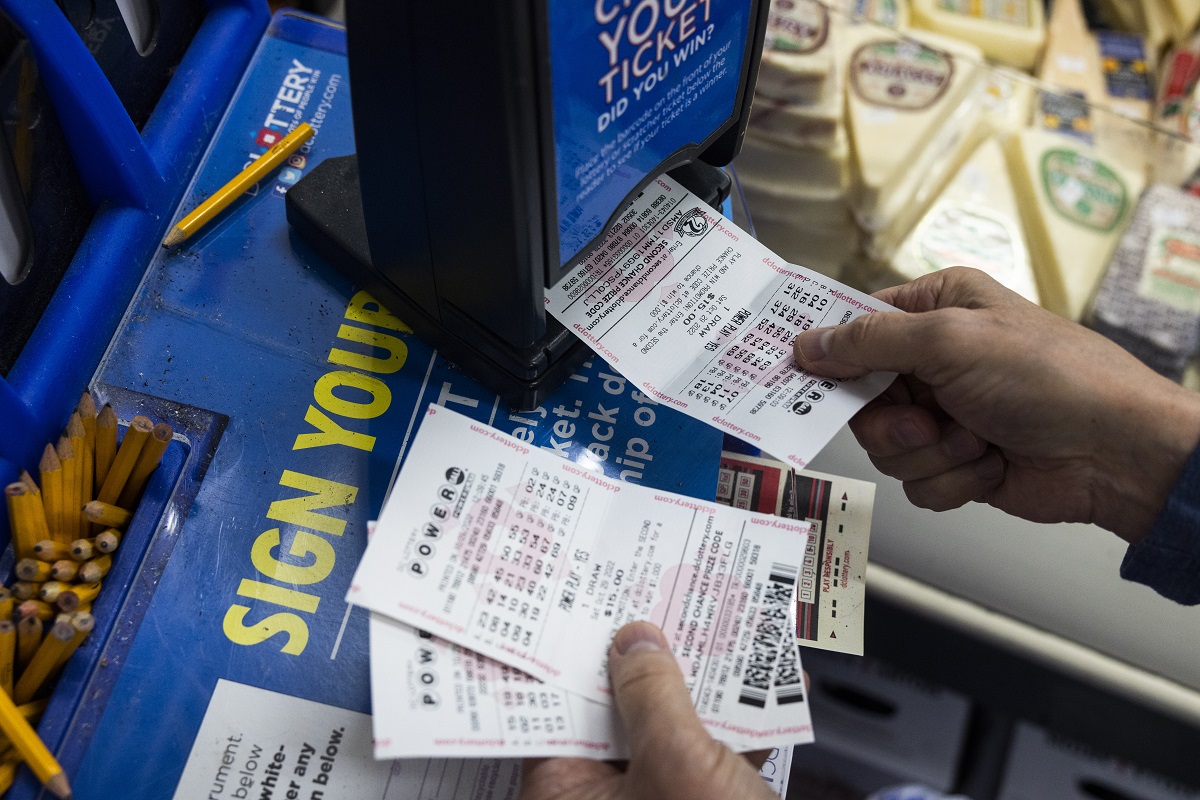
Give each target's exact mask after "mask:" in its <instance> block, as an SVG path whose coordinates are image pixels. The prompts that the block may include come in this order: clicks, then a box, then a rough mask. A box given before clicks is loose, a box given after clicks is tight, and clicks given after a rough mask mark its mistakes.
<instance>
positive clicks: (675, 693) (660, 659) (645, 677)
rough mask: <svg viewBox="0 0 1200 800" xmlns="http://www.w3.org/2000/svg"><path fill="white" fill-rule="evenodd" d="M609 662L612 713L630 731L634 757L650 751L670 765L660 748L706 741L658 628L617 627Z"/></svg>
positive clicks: (641, 624)
mask: <svg viewBox="0 0 1200 800" xmlns="http://www.w3.org/2000/svg"><path fill="white" fill-rule="evenodd" d="M608 658H609V660H608V672H609V676H610V678H611V679H612V685H613V693H614V696H615V698H616V701H617V709H618V710H619V711H620V713H621V719H622V720H623V721H624V723H625V729H626V731H628V733H629V744H630V753H631V755H632V757H633V758H634V759H636V758H638V756H639V755H649V754H650V751H655V755H654V756H653V757H655V758H660V759H663V760H666V761H670V760H671V759H670V758H668V757H667V755H666V753H664V752H663V751H662V748H664V747H683V748H685V749H686V748H689V747H691V746H692V744H693V742H695V741H697V740H711V737H709V735H708V732H707V731H705V730H704V726H703V725H701V724H700V719H699V718H698V717H697V716H696V710H695V708H694V707H693V705H692V698H691V695H689V694H688V690H687V687H686V686H685V685H684V683H683V675H682V674H681V673H680V671H679V666H678V665H677V664H676V663H675V657H674V656H673V655H672V654H671V651H670V649H669V648H668V646H667V640H666V639H665V638H664V637H663V635H662V632H661V631H660V630H659V629H658V628H657V627H655V626H654V625H652V624H650V623H649V622H634V623H631V624H629V625H626V626H625V627H623V628H621V629H620V630H619V631H617V635H616V636H615V637H614V638H613V645H612V648H611V649H610V650H609V656H608ZM677 755H682V754H677Z"/></svg>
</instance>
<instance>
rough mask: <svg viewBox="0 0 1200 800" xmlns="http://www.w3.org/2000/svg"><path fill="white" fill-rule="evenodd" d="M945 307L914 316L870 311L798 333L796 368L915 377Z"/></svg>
mask: <svg viewBox="0 0 1200 800" xmlns="http://www.w3.org/2000/svg"><path fill="white" fill-rule="evenodd" d="M947 311H950V309H946V310H941V311H936V312H927V313H920V314H906V313H904V312H902V311H876V312H875V313H873V314H864V315H862V316H861V317H858V318H857V319H855V320H854V321H853V322H849V323H847V324H845V325H838V326H835V327H832V328H813V329H812V330H808V331H804V332H803V333H801V334H800V335H799V336H797V337H796V340H795V341H794V342H793V343H792V353H793V355H794V356H795V358H796V366H798V367H800V368H801V369H803V370H806V371H808V372H811V373H813V374H814V375H823V376H826V377H830V378H854V377H858V376H860V375H866V374H867V373H868V372H899V373H904V374H914V373H917V374H918V377H921V376H920V375H919V372H920V368H921V365H922V363H924V362H925V361H926V359H928V357H929V355H930V352H931V350H933V348H935V347H938V346H939V345H940V340H941V338H942V337H940V336H937V335H935V332H934V328H935V327H936V326H937V325H938V324H939V322H940V319H939V315H944V314H946V313H947Z"/></svg>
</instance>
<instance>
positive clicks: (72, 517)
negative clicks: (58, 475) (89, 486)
mask: <svg viewBox="0 0 1200 800" xmlns="http://www.w3.org/2000/svg"><path fill="white" fill-rule="evenodd" d="M55 451H56V452H57V453H58V461H59V463H60V464H62V527H61V528H60V529H59V530H57V531H54V532H53V533H54V534H55V538H56V539H58V540H59V541H60V542H69V541H71V540H72V539H74V538H76V537H77V534H76V533H75V529H76V528H78V527H79V510H80V508H82V507H83V504H82V503H80V502H79V475H80V472H79V470H77V469H76V468H75V457H76V453H75V448H74V447H72V446H71V440H70V439H68V438H67V437H66V436H60V437H58V445H57V446H56V447H55ZM76 506H78V507H79V508H77V507H76Z"/></svg>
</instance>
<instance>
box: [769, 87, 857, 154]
mask: <svg viewBox="0 0 1200 800" xmlns="http://www.w3.org/2000/svg"><path fill="white" fill-rule="evenodd" d="M830 75H831V79H832V83H831V85H832V87H833V88H832V90H831V91H829V92H827V93H826V94H825V96H824V98H822V99H821V100H820V101H818V102H816V103H789V102H786V101H783V100H772V99H770V98H768V97H763V96H761V95H759V96H756V97H755V98H754V105H753V106H752V107H751V109H750V128H751V129H752V130H753V131H754V133H755V134H756V135H758V136H761V137H762V138H764V139H773V140H775V141H777V142H779V143H781V144H785V145H789V146H791V147H824V148H830V147H833V146H834V145H835V144H836V143H837V142H836V139H837V136H838V132H839V130H840V129H841V127H842V108H843V102H842V80H841V77H840V76H841V70H840V69H838V68H837V67H835V68H834V69H833V71H832V72H831V73H830Z"/></svg>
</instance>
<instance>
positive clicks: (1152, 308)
mask: <svg viewBox="0 0 1200 800" xmlns="http://www.w3.org/2000/svg"><path fill="white" fill-rule="evenodd" d="M1089 324H1090V325H1091V327H1093V328H1094V329H1096V330H1097V331H1099V332H1100V333H1103V334H1104V335H1105V336H1107V337H1109V338H1110V339H1112V340H1113V341H1115V342H1117V344H1120V345H1121V346H1122V347H1124V348H1125V349H1126V350H1128V351H1129V352H1131V353H1133V354H1134V355H1135V356H1137V357H1138V358H1140V359H1141V360H1142V361H1144V362H1145V363H1146V364H1148V365H1149V366H1150V367H1152V368H1154V369H1155V370H1156V371H1158V372H1160V373H1162V374H1163V375H1166V376H1167V377H1169V378H1171V379H1173V380H1179V379H1180V378H1181V377H1182V376H1183V371H1184V368H1185V367H1186V366H1187V362H1188V360H1189V359H1190V358H1191V357H1192V355H1193V354H1194V353H1195V352H1196V350H1197V348H1198V347H1200V198H1197V197H1193V196H1192V195H1190V194H1188V193H1187V192H1185V191H1183V190H1182V189H1179V188H1176V187H1174V186H1167V185H1165V184H1158V185H1155V186H1152V187H1150V188H1149V189H1147V190H1146V191H1145V193H1144V194H1143V195H1142V197H1141V200H1140V201H1139V202H1138V206H1137V210H1136V211H1135V212H1134V215H1133V220H1132V221H1131V222H1130V223H1129V229H1128V230H1127V231H1126V232H1125V235H1124V236H1122V237H1121V241H1120V244H1118V245H1117V248H1116V250H1115V251H1114V252H1113V255H1112V260H1111V261H1110V262H1109V264H1108V271H1107V272H1106V273H1105V275H1104V279H1103V280H1102V281H1101V282H1100V288H1099V290H1097V292H1096V299H1095V302H1094V304H1093V306H1092V313H1091V319H1090V320H1089Z"/></svg>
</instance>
